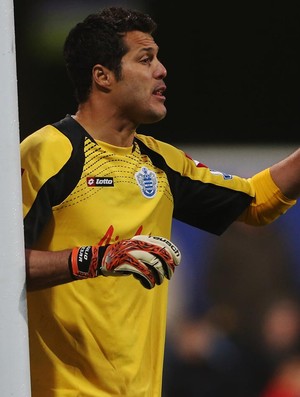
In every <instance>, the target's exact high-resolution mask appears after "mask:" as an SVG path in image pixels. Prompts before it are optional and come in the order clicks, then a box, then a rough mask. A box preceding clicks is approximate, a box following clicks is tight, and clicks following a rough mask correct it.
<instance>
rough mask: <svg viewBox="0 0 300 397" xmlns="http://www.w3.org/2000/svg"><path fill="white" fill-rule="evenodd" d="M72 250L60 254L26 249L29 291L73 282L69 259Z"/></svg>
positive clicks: (59, 252)
mask: <svg viewBox="0 0 300 397" xmlns="http://www.w3.org/2000/svg"><path fill="white" fill-rule="evenodd" d="M70 253H71V250H64V251H58V252H50V251H37V250H30V249H26V251H25V258H26V283H27V289H28V290H29V291H33V290H37V289H41V288H47V287H53V286H55V285H59V284H65V283H68V282H70V281H72V280H73V278H72V277H71V274H70V270H69V265H68V259H69V256H70Z"/></svg>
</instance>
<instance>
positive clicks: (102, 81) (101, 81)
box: [92, 64, 112, 91]
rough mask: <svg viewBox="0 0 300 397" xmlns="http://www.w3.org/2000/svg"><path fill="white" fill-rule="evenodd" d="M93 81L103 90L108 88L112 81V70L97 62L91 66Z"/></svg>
mask: <svg viewBox="0 0 300 397" xmlns="http://www.w3.org/2000/svg"><path fill="white" fill-rule="evenodd" d="M92 75H93V81H94V82H95V84H96V85H97V86H98V87H99V88H100V89H103V90H105V91H107V90H109V89H110V85H111V83H112V72H111V71H110V70H109V69H107V68H106V67H104V66H102V65H100V64H97V65H95V66H94V67H93V71H92Z"/></svg>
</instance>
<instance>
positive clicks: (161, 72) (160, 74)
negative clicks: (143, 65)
mask: <svg viewBox="0 0 300 397" xmlns="http://www.w3.org/2000/svg"><path fill="white" fill-rule="evenodd" d="M166 76H167V69H166V68H165V67H164V65H163V64H162V63H161V62H160V61H158V65H157V68H156V71H155V78H157V79H164V78H165V77H166Z"/></svg>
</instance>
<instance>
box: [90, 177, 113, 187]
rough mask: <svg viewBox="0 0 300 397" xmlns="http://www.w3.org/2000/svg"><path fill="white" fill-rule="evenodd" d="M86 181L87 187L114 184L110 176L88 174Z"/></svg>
mask: <svg viewBox="0 0 300 397" xmlns="http://www.w3.org/2000/svg"><path fill="white" fill-rule="evenodd" d="M86 183H87V185H88V186H89V187H107V186H108V187H110V186H114V179H113V178H111V177H100V176H88V177H87V178H86Z"/></svg>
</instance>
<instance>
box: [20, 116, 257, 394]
mask: <svg viewBox="0 0 300 397" xmlns="http://www.w3.org/2000/svg"><path fill="white" fill-rule="evenodd" d="M21 162H22V189H23V208H24V231H25V242H26V247H27V248H35V249H41V250H50V251H55V250H62V249H66V248H72V247H75V246H82V245H94V244H98V243H99V244H103V245H104V244H108V243H114V242H116V241H118V240H121V239H127V238H131V237H132V236H134V235H137V234H147V235H148V234H149V235H159V236H163V237H166V238H171V225H172V219H173V218H176V219H178V220H180V221H183V222H186V223H188V224H190V225H193V226H195V227H198V228H201V229H203V230H206V231H208V232H211V233H215V234H221V233H222V232H223V231H224V230H225V229H226V228H227V227H228V226H229V225H230V224H231V223H232V222H233V221H234V220H235V219H236V218H237V217H238V216H239V215H240V214H241V213H242V211H243V210H244V209H245V208H246V207H247V206H248V205H249V204H250V202H251V200H252V198H253V196H254V192H253V188H252V186H251V184H250V183H249V181H247V180H246V179H243V178H240V177H237V176H232V175H227V174H223V173H221V172H217V171H214V170H210V169H209V168H207V167H206V166H204V165H202V164H200V163H198V162H196V161H194V160H192V159H191V158H189V157H188V156H187V155H186V154H185V153H184V152H183V151H181V150H179V149H178V148H175V147H173V146H171V145H169V144H166V143H163V142H161V141H158V140H155V139H154V138H152V137H149V136H145V135H141V134H138V133H137V134H136V136H135V139H134V143H133V145H132V147H128V148H120V147H115V146H112V145H109V144H107V143H104V142H100V141H95V140H94V139H93V138H92V137H91V136H89V134H88V133H87V132H86V131H85V130H84V129H83V128H82V127H81V126H80V125H79V124H78V123H77V122H76V121H75V120H74V119H73V118H72V117H71V116H69V115H68V116H66V117H65V118H64V119H63V120H61V121H60V122H58V123H55V124H53V125H48V126H45V127H44V128H42V129H40V130H38V131H36V132H35V133H33V134H31V135H30V136H28V137H27V138H26V139H25V140H24V141H23V142H21ZM167 292H168V280H166V279H165V280H164V282H163V283H162V285H160V286H156V287H155V288H154V289H152V290H147V289H145V288H143V286H142V285H141V284H140V283H139V282H138V281H137V280H136V279H135V278H133V277H132V276H127V277H97V278H95V279H87V280H80V281H74V282H71V283H68V284H64V285H60V286H56V287H52V288H46V289H43V290H39V291H34V292H28V294H27V303H28V325H29V341H30V365H31V377H32V396H33V397H114V396H123V397H160V396H161V382H162V363H163V352H164V343H165V329H166V310H167Z"/></svg>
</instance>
